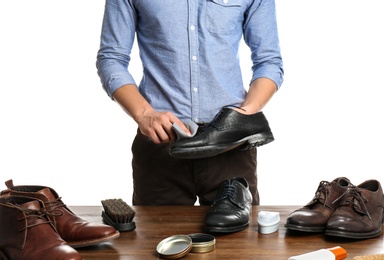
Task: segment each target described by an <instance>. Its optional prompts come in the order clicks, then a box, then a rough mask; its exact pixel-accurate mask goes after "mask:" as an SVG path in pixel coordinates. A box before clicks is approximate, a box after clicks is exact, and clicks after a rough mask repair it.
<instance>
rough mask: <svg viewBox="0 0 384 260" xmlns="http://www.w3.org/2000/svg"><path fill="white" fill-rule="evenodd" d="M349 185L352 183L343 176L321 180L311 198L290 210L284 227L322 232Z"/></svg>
mask: <svg viewBox="0 0 384 260" xmlns="http://www.w3.org/2000/svg"><path fill="white" fill-rule="evenodd" d="M350 187H352V184H351V182H350V181H349V180H348V179H347V178H345V177H340V178H336V179H334V180H333V181H332V182H328V181H321V182H320V184H319V186H318V188H317V190H316V193H315V196H314V197H313V199H312V200H311V201H310V202H309V203H308V204H307V205H305V206H304V207H302V208H300V209H298V210H295V211H294V212H292V213H291V214H290V215H289V217H288V218H287V221H286V223H285V227H286V228H288V229H291V230H297V231H303V232H324V230H325V228H326V226H327V221H328V219H329V218H330V217H331V215H332V213H333V212H334V211H335V210H336V208H337V206H338V205H339V203H340V202H341V201H342V198H343V197H344V196H345V195H346V194H347V193H348V189H349V188H350Z"/></svg>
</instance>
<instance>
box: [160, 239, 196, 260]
mask: <svg viewBox="0 0 384 260" xmlns="http://www.w3.org/2000/svg"><path fill="white" fill-rule="evenodd" d="M191 249H192V239H191V237H189V236H187V235H174V236H170V237H167V238H165V239H163V240H162V241H161V242H160V243H159V244H158V245H157V247H156V250H157V253H159V255H160V257H162V258H165V259H178V258H181V257H183V256H185V255H186V254H188V253H189V251H191Z"/></svg>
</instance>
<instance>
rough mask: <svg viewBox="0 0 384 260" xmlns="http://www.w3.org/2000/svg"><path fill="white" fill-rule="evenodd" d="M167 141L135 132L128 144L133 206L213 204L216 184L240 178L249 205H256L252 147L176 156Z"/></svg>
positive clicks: (257, 197)
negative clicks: (249, 197) (193, 156)
mask: <svg viewBox="0 0 384 260" xmlns="http://www.w3.org/2000/svg"><path fill="white" fill-rule="evenodd" d="M168 150H169V144H160V145H157V144H154V143H153V142H152V141H151V140H149V138H148V137H146V136H144V135H143V134H141V133H140V131H138V133H137V135H136V137H135V139H134V141H133V144H132V154H133V158H132V169H133V197H132V200H133V201H132V203H133V205H194V204H195V202H196V200H197V199H199V204H200V205H210V204H212V203H213V201H214V199H215V196H216V193H217V188H218V186H219V184H220V183H221V182H222V181H223V180H225V179H229V178H233V177H243V178H245V179H246V180H247V181H248V183H249V188H250V191H251V193H252V196H253V204H254V205H259V194H258V190H257V174H256V166H257V160H256V155H257V151H256V148H253V149H249V150H245V151H241V150H232V151H229V152H226V153H223V154H219V155H217V156H214V157H209V158H203V159H177V158H173V157H171V156H170V155H169V153H168Z"/></svg>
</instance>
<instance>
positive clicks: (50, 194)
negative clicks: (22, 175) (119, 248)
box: [3, 180, 120, 248]
mask: <svg viewBox="0 0 384 260" xmlns="http://www.w3.org/2000/svg"><path fill="white" fill-rule="evenodd" d="M5 184H6V185H7V187H8V190H6V191H3V194H4V193H7V192H9V193H10V194H11V195H16V196H26V197H32V198H36V199H39V200H41V201H43V202H44V207H45V210H46V211H47V212H50V214H48V218H49V220H50V221H52V223H53V225H54V226H55V228H56V229H57V231H58V233H59V234H60V236H61V238H62V239H64V240H65V242H67V244H68V245H70V246H72V247H74V248H77V247H84V246H90V245H95V244H99V243H101V242H105V241H108V240H112V239H115V238H117V237H119V235H120V233H119V232H118V231H117V230H116V229H115V228H114V227H111V226H108V225H104V224H96V223H90V222H88V221H86V220H84V219H82V218H80V217H78V216H76V215H75V214H74V213H73V212H72V211H71V210H70V209H69V208H68V207H67V206H66V205H65V204H64V203H63V201H62V200H61V197H59V195H58V194H57V193H56V191H55V190H53V189H52V188H49V187H45V186H30V185H20V186H14V185H13V182H12V180H8V181H7V182H5Z"/></svg>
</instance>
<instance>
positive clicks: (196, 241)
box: [189, 233, 216, 253]
mask: <svg viewBox="0 0 384 260" xmlns="http://www.w3.org/2000/svg"><path fill="white" fill-rule="evenodd" d="M189 236H190V238H191V239H192V249H191V253H207V252H211V251H213V250H215V245H216V239H215V237H214V236H212V235H209V234H203V233H196V234H189Z"/></svg>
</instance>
